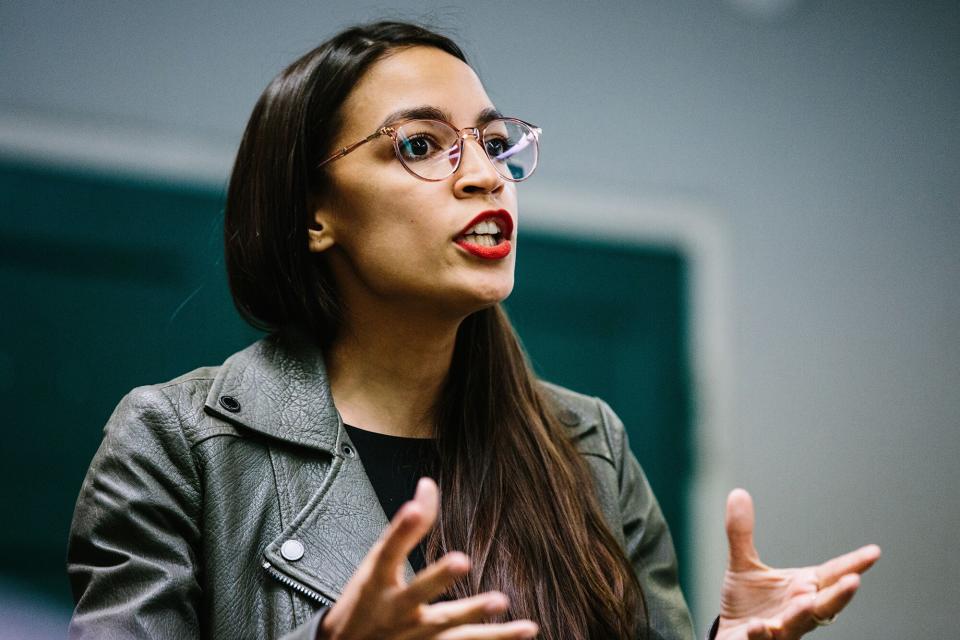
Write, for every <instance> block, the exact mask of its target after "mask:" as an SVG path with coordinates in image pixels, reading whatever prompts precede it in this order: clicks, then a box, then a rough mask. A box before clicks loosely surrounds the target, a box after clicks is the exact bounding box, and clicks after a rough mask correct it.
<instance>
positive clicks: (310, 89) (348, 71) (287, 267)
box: [224, 22, 648, 640]
mask: <svg viewBox="0 0 960 640" xmlns="http://www.w3.org/2000/svg"><path fill="white" fill-rule="evenodd" d="M417 45H419V46H431V47H436V48H438V49H441V50H443V51H446V52H447V53H449V54H451V55H453V56H456V57H458V58H459V59H461V60H464V61H466V58H465V56H464V54H463V52H462V51H461V50H460V49H459V48H458V47H457V45H456V44H455V43H453V42H452V41H451V40H449V39H448V38H446V37H444V36H442V35H439V34H437V33H434V32H432V31H429V30H427V29H424V28H423V27H420V26H416V25H413V24H408V23H400V22H381V23H375V24H370V25H363V26H358V27H353V28H351V29H347V30H345V31H343V32H341V33H339V34H338V35H336V36H335V37H333V38H331V39H330V40H328V41H327V42H325V43H323V44H321V45H320V46H319V47H317V48H316V49H314V50H312V51H310V52H309V53H307V54H305V55H304V56H302V57H301V58H300V59H298V60H296V61H295V62H294V63H292V64H291V65H290V66H289V67H287V68H286V69H285V70H283V71H282V72H281V73H280V74H278V75H277V77H276V78H274V80H273V81H272V82H271V83H270V85H269V86H268V87H267V88H266V90H265V91H264V92H263V94H262V95H261V97H260V99H259V100H258V102H257V104H256V106H255V107H254V110H253V113H252V115H251V117H250V120H249V122H248V124H247V128H246V130H245V133H244V136H243V139H242V141H241V144H240V148H239V150H238V153H237V159H236V163H235V164H234V169H233V173H232V175H231V179H230V185H229V188H228V192H227V203H226V208H225V220H224V236H225V247H226V266H227V273H228V278H229V282H230V288H231V292H232V295H233V299H234V302H235V304H236V306H237V308H238V310H239V312H240V313H241V315H242V316H243V317H244V318H245V319H246V320H247V321H248V322H250V323H251V324H252V325H254V326H256V327H258V328H261V329H266V330H270V331H283V330H285V329H287V328H297V329H300V330H306V331H309V332H310V333H311V334H312V335H314V336H317V339H318V340H319V341H320V343H321V346H324V347H326V346H328V345H329V344H330V343H331V342H332V341H333V340H335V339H336V336H337V329H338V326H339V324H340V319H341V313H342V310H341V309H340V305H339V304H338V299H337V294H336V288H335V286H334V282H333V279H332V277H331V274H330V272H329V269H328V268H327V267H326V265H325V263H324V260H323V258H322V257H318V256H317V255H316V254H312V253H310V252H309V251H308V248H307V236H308V233H307V231H308V226H309V224H310V203H311V202H312V201H313V199H314V198H315V197H317V195H318V194H322V193H323V190H324V189H326V188H328V185H327V184H326V183H325V178H324V175H323V173H322V171H318V170H317V169H316V165H317V162H318V161H319V159H321V158H323V157H326V155H327V153H328V152H329V147H330V146H331V144H332V140H333V139H334V136H335V134H336V132H337V130H338V127H339V126H340V116H339V112H338V110H339V108H340V106H341V105H342V104H343V102H344V100H345V99H346V97H347V95H348V94H349V92H350V90H351V88H352V87H353V86H354V85H355V84H356V83H357V82H358V81H359V79H360V78H361V77H362V76H363V74H364V72H365V71H366V70H367V69H368V68H369V67H370V65H372V64H373V63H374V62H376V61H377V60H378V59H380V58H381V57H382V56H384V55H386V54H388V53H389V52H390V51H391V50H394V49H397V48H401V47H408V46H417ZM435 429H436V436H437V446H438V447H439V449H440V454H441V455H440V458H441V468H440V469H439V470H438V474H439V476H438V479H439V486H440V490H441V507H440V517H439V520H438V523H437V526H436V527H435V528H434V530H433V531H432V532H431V534H430V535H429V538H428V540H427V558H428V561H433V560H436V559H437V558H439V557H441V556H442V555H443V554H445V553H446V552H448V551H453V550H459V551H463V552H465V553H467V554H468V555H469V556H470V557H471V559H472V568H471V571H470V574H469V575H468V576H467V577H466V578H465V579H464V580H462V581H460V582H458V583H457V584H456V585H455V586H454V588H453V590H452V592H451V594H450V595H451V596H452V597H457V598H460V597H465V596H469V595H474V594H476V593H479V592H481V591H486V590H490V589H498V590H501V591H503V592H504V593H506V594H507V595H508V596H509V598H510V602H511V604H510V610H509V611H508V612H507V614H506V615H505V616H504V618H507V619H512V618H530V619H532V620H535V621H536V622H537V623H538V624H539V625H540V629H541V636H540V637H542V638H545V639H549V640H584V639H586V638H591V639H596V640H601V639H602V640H609V639H610V638H636V637H638V634H639V637H646V636H647V635H648V634H647V632H646V629H647V612H646V608H645V605H644V600H643V594H642V591H641V588H640V585H639V584H638V582H637V579H636V576H635V575H634V573H633V570H632V568H631V566H630V563H629V561H628V560H627V558H626V557H625V555H624V551H623V549H622V548H621V546H620V545H619V543H618V542H617V540H616V539H615V538H614V536H613V534H612V533H611V532H610V530H609V528H608V526H607V524H606V523H605V520H604V517H603V514H602V511H601V509H600V506H599V502H598V500H597V497H596V495H595V492H593V491H585V490H584V487H589V486H591V483H592V478H591V475H590V472H589V469H588V468H587V465H586V463H585V461H584V460H583V458H582V456H581V455H580V454H579V453H578V452H577V450H576V448H575V447H574V444H573V443H572V441H571V440H570V438H569V437H567V434H566V430H565V427H564V426H563V425H562V424H561V423H560V422H559V421H558V420H557V419H556V417H555V411H554V410H553V408H552V406H551V404H550V400H549V398H548V397H547V396H546V393H545V392H544V391H543V390H542V388H541V387H540V386H539V385H538V384H537V380H536V377H535V375H534V374H533V372H532V370H531V369H530V367H529V365H528V363H527V359H526V357H525V355H524V353H523V350H522V349H521V347H520V343H519V341H518V339H517V337H516V334H515V332H514V330H513V328H512V326H511V325H510V322H509V320H508V319H507V316H506V314H505V313H504V312H503V310H502V309H501V308H500V306H499V305H497V306H494V307H490V308H487V309H484V310H482V311H478V312H476V313H474V314H472V315H471V316H469V317H467V318H466V319H465V320H464V321H463V323H462V324H461V326H460V329H459V332H458V335H457V341H456V346H455V349H454V356H453V361H452V365H451V367H450V373H449V374H448V377H447V380H446V383H445V386H444V388H443V391H442V394H441V397H440V398H439V400H438V403H437V406H436V408H435Z"/></svg>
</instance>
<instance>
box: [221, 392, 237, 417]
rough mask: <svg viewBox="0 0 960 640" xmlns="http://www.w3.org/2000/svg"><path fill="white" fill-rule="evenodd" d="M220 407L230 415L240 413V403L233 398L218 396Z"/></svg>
mask: <svg viewBox="0 0 960 640" xmlns="http://www.w3.org/2000/svg"><path fill="white" fill-rule="evenodd" d="M220 406H221V407H223V408H224V409H226V410H227V411H229V412H230V413H238V412H239V411H240V401H239V400H237V399H236V398H234V397H233V396H220Z"/></svg>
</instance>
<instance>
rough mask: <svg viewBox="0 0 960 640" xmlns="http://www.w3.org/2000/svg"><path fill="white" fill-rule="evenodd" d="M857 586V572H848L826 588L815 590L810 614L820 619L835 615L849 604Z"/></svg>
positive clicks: (858, 586) (858, 582) (858, 583)
mask: <svg viewBox="0 0 960 640" xmlns="http://www.w3.org/2000/svg"><path fill="white" fill-rule="evenodd" d="M859 588H860V575H859V574H856V573H850V574H847V575H845V576H843V577H842V578H840V579H839V580H837V581H836V582H834V583H833V584H832V585H830V586H829V587H827V588H826V589H821V590H820V591H818V592H817V594H816V597H815V598H814V601H813V606H812V607H811V613H812V615H814V616H816V617H817V618H820V619H821V620H825V619H827V618H829V617H831V616H835V615H836V614H838V613H840V612H841V611H842V610H843V608H844V607H846V606H847V605H848V604H850V601H851V600H853V596H854V595H855V594H856V593H857V589H859Z"/></svg>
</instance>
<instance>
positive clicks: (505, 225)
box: [454, 209, 513, 259]
mask: <svg viewBox="0 0 960 640" xmlns="http://www.w3.org/2000/svg"><path fill="white" fill-rule="evenodd" d="M512 233H513V219H512V218H511V217H510V214H509V213H507V212H506V211H505V210H503V209H500V210H498V211H484V212H483V213H481V214H480V215H478V216H477V217H475V218H474V219H473V220H471V221H470V223H469V224H468V225H467V226H466V228H464V230H463V231H462V232H460V235H458V236H457V237H456V238H455V239H454V242H456V243H457V244H458V245H459V246H460V247H461V248H463V249H464V250H466V251H468V252H469V253H472V254H473V255H475V256H478V257H480V258H487V259H497V258H503V257H506V256H507V255H509V253H510V250H511V244H510V237H511V234H512Z"/></svg>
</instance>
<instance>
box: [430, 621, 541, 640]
mask: <svg viewBox="0 0 960 640" xmlns="http://www.w3.org/2000/svg"><path fill="white" fill-rule="evenodd" d="M539 632H540V627H538V626H537V625H536V624H535V623H534V622H532V621H530V620H514V621H512V622H505V623H503V624H465V625H461V626H459V627H454V628H453V629H449V630H447V631H444V632H443V633H441V634H440V635H438V636H437V638H436V640H513V639H514V638H532V637H534V636H535V635H537V634H538V633H539Z"/></svg>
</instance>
